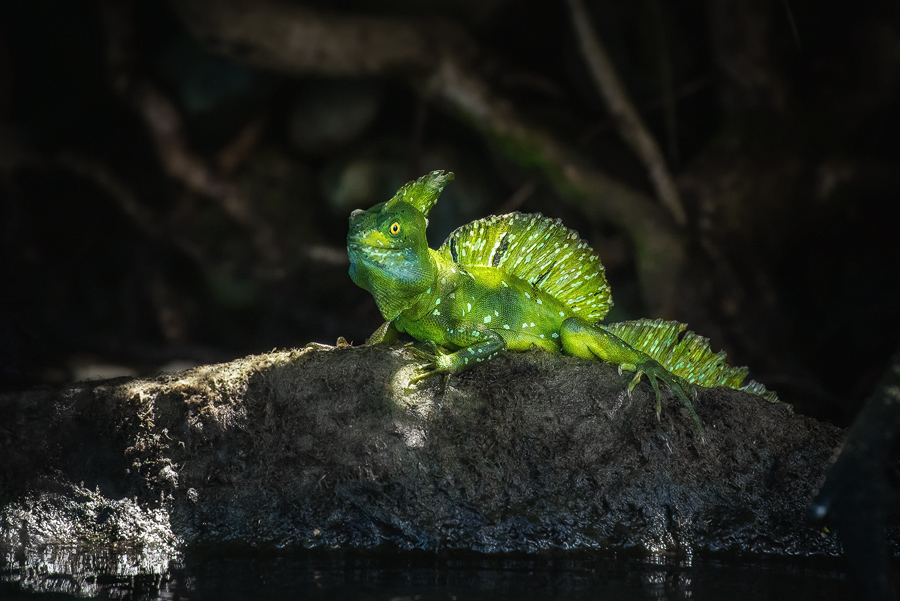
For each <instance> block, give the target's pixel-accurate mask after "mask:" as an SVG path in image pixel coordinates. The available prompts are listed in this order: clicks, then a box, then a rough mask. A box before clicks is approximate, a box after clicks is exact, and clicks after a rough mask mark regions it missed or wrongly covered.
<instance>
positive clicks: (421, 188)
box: [388, 171, 453, 217]
mask: <svg viewBox="0 0 900 601" xmlns="http://www.w3.org/2000/svg"><path fill="white" fill-rule="evenodd" d="M452 179H453V173H452V172H451V171H447V172H444V171H432V172H431V173H429V174H428V175H423V176H422V177H420V178H419V179H417V180H416V181H413V182H407V183H406V184H405V185H404V186H403V187H402V188H400V189H399V190H397V193H396V194H394V197H393V198H392V199H391V200H390V201H388V206H390V205H392V204H394V203H397V202H405V203H407V204H410V205H412V206H414V207H416V208H417V209H419V211H421V212H422V214H423V215H424V216H425V217H428V213H429V212H430V211H431V207H433V206H434V203H436V202H437V199H438V196H440V195H441V190H443V189H444V186H446V185H447V182H449V181H450V180H452Z"/></svg>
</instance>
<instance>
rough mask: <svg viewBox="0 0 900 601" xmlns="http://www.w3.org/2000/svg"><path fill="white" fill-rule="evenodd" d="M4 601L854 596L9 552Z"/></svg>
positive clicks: (385, 560) (352, 563) (744, 581)
mask: <svg viewBox="0 0 900 601" xmlns="http://www.w3.org/2000/svg"><path fill="white" fill-rule="evenodd" d="M3 560H4V565H3V566H2V571H0V598H6V597H8V596H16V598H18V599H32V598H33V599H38V598H46V597H45V594H46V593H53V594H55V595H60V594H62V595H63V596H64V597H69V596H71V597H101V598H115V599H125V600H138V599H140V600H147V601H150V600H156V599H160V600H162V599H166V600H176V599H177V600H207V599H215V600H222V601H230V600H238V599H241V600H243V599H263V598H264V599H270V600H276V601H277V600H280V599H298V598H302V599H312V600H319V599H321V600H326V599H365V600H385V601H388V600H393V601H401V600H407V599H408V600H413V599H418V600H447V599H457V600H460V601H472V600H480V599H485V600H486V599H491V600H501V601H503V600H515V601H525V600H550V599H573V600H582V599H584V600H588V599H589V600H593V601H596V600H605V599H615V600H617V601H629V600H637V599H641V600H644V599H651V600H668V599H673V600H674V599H678V600H686V599H690V600H691V601H695V600H703V599H716V600H721V599H727V600H728V601H740V600H744V599H746V600H748V601H750V600H761V599H766V600H769V599H791V600H804V599H810V600H811V599H816V600H817V601H821V600H828V599H848V598H852V595H851V594H850V591H849V589H848V585H847V584H846V582H845V581H844V579H843V576H842V574H841V573H840V572H839V571H837V570H836V569H835V567H836V565H837V564H836V563H834V562H833V561H831V560H828V561H822V560H817V561H816V562H815V563H810V562H808V561H807V562H801V563H798V562H796V561H785V560H779V561H766V562H759V561H757V562H753V563H746V562H741V563H739V562H731V563H729V562H723V561H720V560H716V561H710V560H704V561H698V560H696V559H695V558H690V557H688V558H685V557H670V556H666V555H661V554H659V555H651V556H649V557H641V556H621V555H619V556H615V555H610V556H597V555H591V554H577V555H574V556H573V555H571V554H563V555H554V554H546V555H540V556H520V557H509V556H502V557H498V556H484V555H474V554H466V555H455V556H448V555H443V554H441V555H437V554H427V553H395V552H382V553H360V552H339V551H295V552H271V551H259V550H248V549H244V550H241V551H238V550H231V551H230V552H222V551H221V550H215V551H207V552H196V551H192V552H189V553H186V554H185V555H184V556H183V557H179V558H177V559H174V558H173V557H171V556H170V555H166V554H160V555H155V554H154V551H153V550H152V549H94V550H87V549H76V548H59V547H57V548H50V547H45V548H43V549H41V550H40V551H37V550H34V551H31V552H26V553H19V554H6V555H4V556H3Z"/></svg>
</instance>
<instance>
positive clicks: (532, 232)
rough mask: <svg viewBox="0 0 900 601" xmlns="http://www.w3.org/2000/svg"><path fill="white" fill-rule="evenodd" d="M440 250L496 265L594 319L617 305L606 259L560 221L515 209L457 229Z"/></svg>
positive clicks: (462, 261) (464, 261) (460, 259)
mask: <svg viewBox="0 0 900 601" xmlns="http://www.w3.org/2000/svg"><path fill="white" fill-rule="evenodd" d="M438 253H440V254H441V256H442V257H444V258H445V259H447V260H450V261H453V262H454V263H457V264H459V265H463V266H465V265H480V266H483V267H496V268H498V269H502V270H503V271H505V272H506V273H508V274H510V275H514V276H516V277H518V278H520V279H522V280H525V281H526V282H528V283H530V284H531V285H532V286H534V287H535V288H537V289H538V290H541V291H543V292H546V293H547V294H549V295H550V296H553V297H554V298H556V299H557V300H559V301H560V302H562V303H563V304H565V305H566V306H567V307H569V309H571V310H572V311H573V312H574V313H575V314H576V315H578V316H579V317H581V318H583V319H585V320H586V321H589V322H597V321H599V320H601V319H602V318H603V317H604V316H605V315H606V313H607V312H608V311H609V309H610V307H612V298H611V297H610V292H609V286H608V285H607V283H606V275H605V273H604V269H603V264H602V263H600V257H598V256H597V253H595V252H594V250H593V249H592V248H591V247H590V246H589V245H588V243H587V242H585V241H584V240H582V239H581V237H580V236H579V235H578V232H576V231H574V230H570V229H569V228H567V227H565V226H564V225H563V224H562V221H560V220H559V219H550V218H547V217H544V216H543V215H541V214H540V213H531V214H526V213H509V214H507V215H492V216H490V217H486V218H484V219H478V220H476V221H473V222H471V223H468V224H466V225H464V226H462V227H459V228H457V229H456V230H455V231H453V232H452V233H451V234H450V235H449V236H448V237H447V240H445V241H444V243H443V244H442V245H441V246H440V248H438Z"/></svg>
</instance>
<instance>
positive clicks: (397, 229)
mask: <svg viewBox="0 0 900 601" xmlns="http://www.w3.org/2000/svg"><path fill="white" fill-rule="evenodd" d="M399 233H400V223H398V222H397V221H395V222H394V223H392V224H391V235H392V236H396V235H397V234H399Z"/></svg>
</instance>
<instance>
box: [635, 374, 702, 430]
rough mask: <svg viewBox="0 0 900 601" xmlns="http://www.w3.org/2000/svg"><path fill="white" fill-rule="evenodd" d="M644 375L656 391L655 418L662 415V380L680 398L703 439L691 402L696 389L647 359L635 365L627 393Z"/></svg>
mask: <svg viewBox="0 0 900 601" xmlns="http://www.w3.org/2000/svg"><path fill="white" fill-rule="evenodd" d="M644 375H646V376H647V379H648V380H650V385H651V386H653V391H654V392H655V393H656V419H657V420H659V419H660V416H661V415H662V392H661V391H660V388H659V383H660V382H662V383H663V384H665V385H666V386H667V387H668V388H669V390H671V391H672V392H674V393H675V396H677V397H678V400H680V401H681V402H682V404H683V405H684V406H685V408H686V409H687V412H688V415H690V416H691V419H692V420H693V421H694V424H695V425H696V426H697V430H698V431H699V432H700V439H701V440H703V439H704V432H703V423H702V422H701V421H700V417H699V416H698V415H697V411H696V410H695V409H694V403H693V401H696V400H697V389H696V388H695V387H694V386H693V385H692V384H690V383H689V382H688V381H687V380H685V379H684V378H681V377H679V376H676V375H675V374H673V373H671V372H669V371H668V370H667V369H666V368H664V367H663V366H662V365H660V364H659V363H658V362H657V361H655V360H653V359H647V360H646V361H644V362H642V363H640V364H639V365H638V366H637V373H636V374H635V376H634V378H633V379H632V380H631V383H630V384H629V385H628V393H629V395H630V394H631V391H632V390H633V389H634V387H635V386H637V384H638V382H640V380H641V377H642V376H644Z"/></svg>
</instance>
